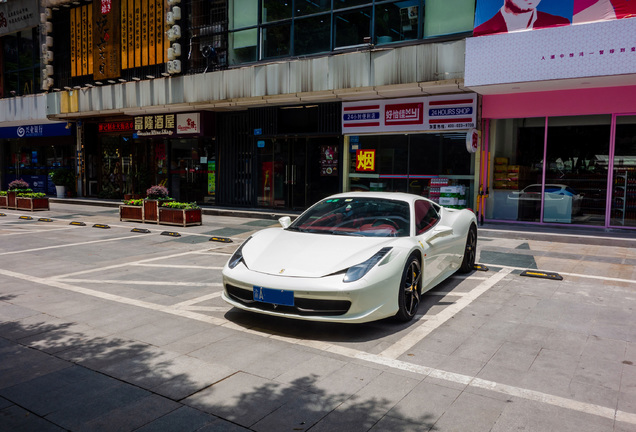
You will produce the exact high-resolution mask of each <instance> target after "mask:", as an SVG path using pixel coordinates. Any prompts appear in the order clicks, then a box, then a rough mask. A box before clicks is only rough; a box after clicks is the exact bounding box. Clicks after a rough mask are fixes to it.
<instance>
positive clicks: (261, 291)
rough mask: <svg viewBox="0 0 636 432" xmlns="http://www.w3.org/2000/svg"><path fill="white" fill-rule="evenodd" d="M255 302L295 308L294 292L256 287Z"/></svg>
mask: <svg viewBox="0 0 636 432" xmlns="http://www.w3.org/2000/svg"><path fill="white" fill-rule="evenodd" d="M254 300H256V301H259V302H262V303H271V304H276V305H281V306H293V305H294V292H293V291H285V290H280V289H271V288H263V287H259V286H255V287H254Z"/></svg>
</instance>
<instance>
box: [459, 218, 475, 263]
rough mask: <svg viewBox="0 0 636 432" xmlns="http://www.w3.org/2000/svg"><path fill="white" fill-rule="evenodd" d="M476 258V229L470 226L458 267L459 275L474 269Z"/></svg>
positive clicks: (473, 225)
mask: <svg viewBox="0 0 636 432" xmlns="http://www.w3.org/2000/svg"><path fill="white" fill-rule="evenodd" d="M476 256H477V227H476V226H475V224H472V225H471V226H470V228H469V229H468V235H467V236H466V247H465V248H464V258H463V259H462V265H461V267H459V270H458V271H459V272H460V273H468V272H470V271H471V270H473V268H474V267H475V257H476Z"/></svg>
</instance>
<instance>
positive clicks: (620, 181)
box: [611, 115, 636, 227]
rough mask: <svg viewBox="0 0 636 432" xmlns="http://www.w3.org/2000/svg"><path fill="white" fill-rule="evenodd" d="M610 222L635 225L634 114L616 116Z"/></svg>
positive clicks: (635, 139) (635, 159)
mask: <svg viewBox="0 0 636 432" xmlns="http://www.w3.org/2000/svg"><path fill="white" fill-rule="evenodd" d="M613 174H614V176H613V179H614V182H613V189H612V217H611V224H612V225H615V226H621V227H622V226H628V227H636V115H632V116H618V117H617V118H616V144H615V148H614V173H613Z"/></svg>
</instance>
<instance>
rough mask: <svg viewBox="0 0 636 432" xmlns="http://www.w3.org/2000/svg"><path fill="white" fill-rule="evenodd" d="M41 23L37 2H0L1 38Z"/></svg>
mask: <svg viewBox="0 0 636 432" xmlns="http://www.w3.org/2000/svg"><path fill="white" fill-rule="evenodd" d="M39 22H40V15H39V12H38V2H37V1H36V0H26V1H24V0H23V1H19V2H18V1H11V2H6V3H1V2H0V36H2V35H5V34H9V33H15V32H18V31H20V30H25V29H28V28H31V27H35V26H37V25H38V24H39Z"/></svg>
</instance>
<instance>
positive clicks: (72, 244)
mask: <svg viewBox="0 0 636 432" xmlns="http://www.w3.org/2000/svg"><path fill="white" fill-rule="evenodd" d="M134 238H139V237H133V236H126V237H115V238H109V239H102V240H91V241H87V242H80V243H67V244H61V245H55V246H45V247H41V248H34V249H24V250H19V251H10V252H0V256H3V255H17V254H21V253H27V252H40V251H44V250H50V249H61V248H66V247H73V246H85V245H89V244H96V243H107V242H113V241H119V240H129V239H134Z"/></svg>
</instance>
